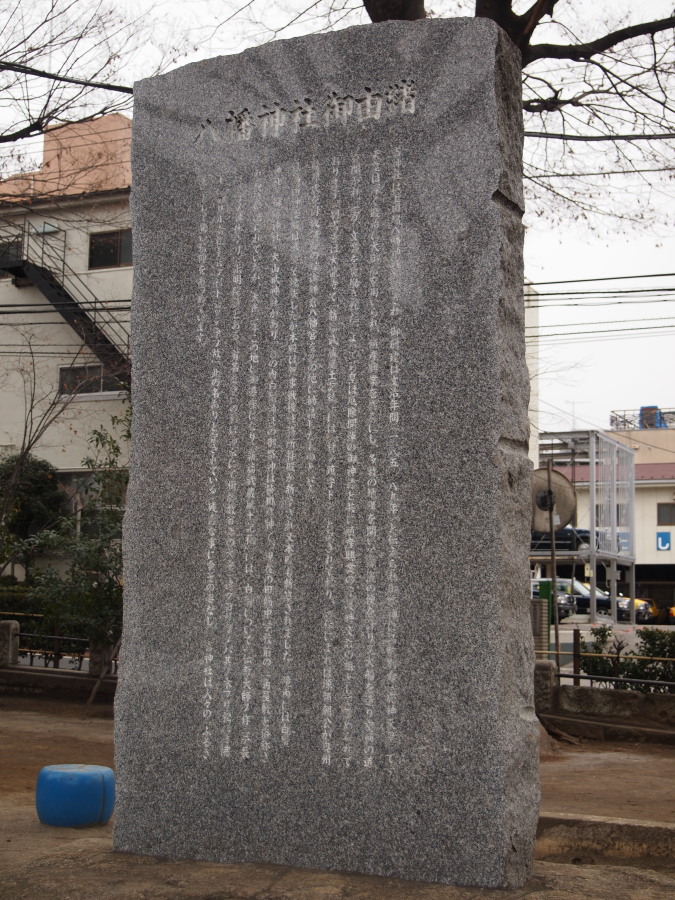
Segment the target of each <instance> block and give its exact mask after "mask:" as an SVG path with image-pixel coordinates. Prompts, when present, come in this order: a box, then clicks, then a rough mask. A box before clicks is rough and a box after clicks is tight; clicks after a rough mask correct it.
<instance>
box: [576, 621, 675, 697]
mask: <svg viewBox="0 0 675 900" xmlns="http://www.w3.org/2000/svg"><path fill="white" fill-rule="evenodd" d="M591 634H592V635H593V643H591V644H587V643H586V641H585V640H584V639H583V637H582V638H581V652H582V654H583V653H604V654H608V656H607V657H594V656H582V657H581V671H582V672H584V673H585V674H586V675H591V676H593V675H603V676H611V677H614V678H635V679H641V680H644V681H647V682H650V681H654V682H656V681H667V682H671V683H674V682H675V631H662V630H660V629H658V628H640V629H639V631H638V632H637V634H638V643H637V646H636V648H635V650H629V651H628V652H625V650H626V644H625V642H624V641H621V640H619V639H618V638H617V637H614V636H613V632H612V628H611V626H609V625H598V626H596V627H595V628H591ZM639 657H659V659H639ZM671 659H672V662H671V661H670V660H671ZM592 683H593V682H591V684H592ZM601 683H602V684H603V685H604V684H611V686H612V687H613V688H615V689H616V690H632V691H640V692H642V693H644V694H652V693H654V694H672V693H675V687H668V686H667V685H662V684H626V683H621V682H618V683H617V682H601Z"/></svg>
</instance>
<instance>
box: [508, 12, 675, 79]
mask: <svg viewBox="0 0 675 900" xmlns="http://www.w3.org/2000/svg"><path fill="white" fill-rule="evenodd" d="M671 28H675V16H669V17H668V18H667V19H657V20H656V21H654V22H641V23H640V24H638V25H629V26H628V27H627V28H620V29H619V30H618V31H612V32H610V34H606V35H604V36H603V37H601V38H597V40H595V41H589V42H588V43H586V44H568V45H563V44H534V46H530V47H528V48H527V49H526V50H524V51H523V68H524V67H525V66H527V65H529V64H530V63H531V62H534V61H535V60H536V59H572V60H576V61H580V60H585V59H590V58H591V57H592V56H596V55H597V54H599V53H604V52H605V51H607V50H611V48H612V47H616V46H617V44H622V43H624V42H625V41H629V40H631V39H632V38H636V37H644V36H647V35H649V36H652V37H653V36H654V35H655V34H659V33H661V32H663V31H669V30H670V29H671Z"/></svg>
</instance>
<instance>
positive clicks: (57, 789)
mask: <svg viewBox="0 0 675 900" xmlns="http://www.w3.org/2000/svg"><path fill="white" fill-rule="evenodd" d="M35 806H36V807H37V814H38V818H39V819H40V821H41V822H42V824H43V825H56V826H58V827H61V828H82V827H84V826H86V825H105V823H106V822H107V821H108V819H109V818H110V816H111V815H112V812H113V809H114V808H115V773H114V772H113V770H112V769H109V768H108V767H107V766H85V765H76V764H75V765H71V764H63V765H59V766H45V767H44V769H42V770H41V771H40V774H39V775H38V780H37V788H36V790H35Z"/></svg>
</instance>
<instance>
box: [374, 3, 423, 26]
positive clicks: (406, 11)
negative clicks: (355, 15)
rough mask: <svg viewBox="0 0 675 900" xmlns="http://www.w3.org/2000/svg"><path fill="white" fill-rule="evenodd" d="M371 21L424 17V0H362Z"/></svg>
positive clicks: (410, 20)
mask: <svg viewBox="0 0 675 900" xmlns="http://www.w3.org/2000/svg"><path fill="white" fill-rule="evenodd" d="M363 5H364V6H365V8H366V12H367V13H368V15H369V16H370V20H371V22H388V21H389V20H391V19H404V20H406V21H408V22H412V21H414V20H415V19H426V17H427V13H426V10H425V9H424V0H363Z"/></svg>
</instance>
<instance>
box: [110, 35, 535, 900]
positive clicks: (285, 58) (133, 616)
mask: <svg viewBox="0 0 675 900" xmlns="http://www.w3.org/2000/svg"><path fill="white" fill-rule="evenodd" d="M519 85H520V67H519V60H518V54H517V52H516V51H515V49H514V47H513V46H512V45H511V44H510V43H509V41H508V39H507V38H506V37H505V35H504V34H503V33H502V32H501V31H500V30H499V29H498V28H497V27H496V26H495V25H494V24H493V23H492V22H490V21H488V20H484V19H458V20H429V21H423V22H417V23H401V22H396V23H386V24H382V25H372V26H367V27H362V28H354V29H346V30H344V31H339V32H336V33H334V34H331V35H325V36H312V37H305V38H297V39H293V40H290V41H279V42H277V43H272V44H268V45H265V46H264V47H260V48H257V49H253V50H247V51H245V52H244V53H242V54H240V55H237V56H232V57H222V58H218V59H211V60H206V61H203V62H199V63H195V64H193V65H189V66H186V67H184V68H182V69H178V70H176V71H174V72H171V73H169V74H167V75H163V76H160V77H158V78H153V79H150V80H147V81H143V82H141V83H140V84H138V85H137V86H136V89H135V113H134V139H133V171H134V176H133V177H134V191H133V214H134V261H135V287H134V301H133V367H134V388H133V402H134V441H133V459H132V467H131V481H130V485H129V494H128V507H127V517H126V522H125V538H124V540H125V554H126V562H125V623H124V642H123V648H122V659H121V667H120V669H121V677H120V684H119V688H118V693H117V701H116V702H117V711H116V760H117V762H116V766H117V777H118V811H117V814H116V823H115V837H114V841H115V847H116V848H117V849H118V850H123V851H131V852H136V853H149V854H157V855H161V856H168V857H172V858H177V857H189V858H195V859H208V860H216V861H223V862H234V861H238V862H247V861H251V862H254V861H258V862H269V863H280V864H286V865H294V866H305V867H310V868H318V869H334V870H352V871H359V872H365V873H375V874H380V875H391V876H400V877H404V878H410V879H424V880H428V881H438V882H450V883H457V884H478V885H485V886H493V887H497V886H511V885H518V884H521V883H522V882H523V881H524V880H525V878H526V877H527V875H528V874H529V871H530V861H531V855H532V847H533V841H534V834H535V828H536V822H537V816H538V797H539V795H538V781H537V753H538V731H537V723H536V719H535V717H534V708H533V690H532V669H533V652H532V633H531V626H530V621H529V599H528V598H529V590H528V587H529V571H528V561H527V555H528V549H529V519H530V508H529V507H530V464H529V462H528V459H527V456H526V451H527V442H528V435H529V427H528V421H527V399H528V390H529V387H528V377H527V370H526V366H525V356H524V327H523V272H522V225H521V213H522V202H523V201H522V186H521V171H520V165H521V151H522V122H521V113H520V87H519Z"/></svg>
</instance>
